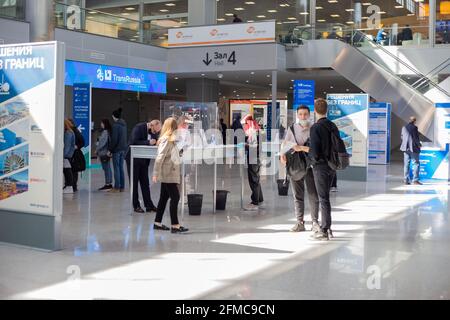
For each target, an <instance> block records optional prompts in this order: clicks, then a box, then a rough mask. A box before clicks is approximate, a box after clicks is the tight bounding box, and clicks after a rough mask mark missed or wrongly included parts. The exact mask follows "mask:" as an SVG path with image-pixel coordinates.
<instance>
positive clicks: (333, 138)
mask: <svg viewBox="0 0 450 320" xmlns="http://www.w3.org/2000/svg"><path fill="white" fill-rule="evenodd" d="M320 125H321V126H322V127H324V128H326V129H327V130H328V132H329V133H330V153H329V155H328V159H327V160H328V166H330V168H331V169H333V170H334V171H337V170H344V169H346V168H347V167H348V166H349V165H350V157H351V155H350V154H348V153H347V149H346V148H345V143H344V141H343V140H342V139H341V137H340V136H339V132H338V133H337V134H336V132H334V131H332V130H331V129H330V128H328V126H326V125H322V124H320Z"/></svg>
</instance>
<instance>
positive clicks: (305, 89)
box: [294, 80, 316, 113]
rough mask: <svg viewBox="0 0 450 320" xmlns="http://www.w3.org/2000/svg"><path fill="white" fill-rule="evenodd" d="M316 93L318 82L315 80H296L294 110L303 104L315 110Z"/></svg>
mask: <svg viewBox="0 0 450 320" xmlns="http://www.w3.org/2000/svg"><path fill="white" fill-rule="evenodd" d="M315 95H316V82H315V81H314V80H295V81H294V110H297V108H298V107H299V106H301V105H305V106H307V107H309V110H311V113H312V111H314V97H315Z"/></svg>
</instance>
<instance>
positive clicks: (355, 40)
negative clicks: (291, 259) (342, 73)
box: [290, 25, 450, 99]
mask: <svg viewBox="0 0 450 320" xmlns="http://www.w3.org/2000/svg"><path fill="white" fill-rule="evenodd" d="M420 28H425V27H423V26H414V27H408V29H410V30H415V31H417V30H419V29H420ZM402 29H403V30H404V29H407V28H402ZM389 30H392V29H385V31H388V32H386V34H388V33H389ZM369 32H376V36H374V35H372V34H369ZM408 33H409V32H408ZM290 34H291V35H292V37H294V38H297V39H299V42H303V40H312V39H314V40H320V39H336V40H340V41H342V42H345V43H347V44H349V45H351V46H353V47H354V48H356V49H357V50H358V51H359V52H360V53H362V54H363V55H364V56H366V57H367V58H368V59H369V60H371V61H372V62H374V63H375V64H377V65H378V66H380V67H382V68H383V69H384V70H385V71H387V72H388V73H390V74H392V75H394V76H395V77H396V78H398V79H399V80H400V81H402V82H404V83H405V84H406V85H407V86H409V87H411V88H412V89H413V90H415V91H418V92H419V93H421V94H424V93H426V91H428V90H430V89H432V88H436V89H437V90H439V91H440V92H441V93H442V94H444V95H446V96H447V97H448V98H449V99H450V93H449V92H447V91H446V90H445V89H443V88H442V87H441V86H439V84H438V83H437V82H435V81H433V80H432V79H431V78H430V77H429V76H427V75H424V74H422V73H421V72H420V71H418V70H417V69H415V68H414V67H413V66H411V65H410V64H408V63H406V62H405V61H403V60H402V59H401V58H399V57H397V56H396V55H395V54H394V53H392V52H391V51H389V50H387V49H386V46H387V45H389V44H390V43H392V41H395V42H396V43H397V41H398V40H397V39H396V38H395V37H393V36H392V34H393V33H391V36H388V35H386V34H385V35H382V32H380V30H378V31H374V30H369V29H354V28H349V27H348V26H345V25H327V26H318V25H316V26H314V27H312V26H309V25H307V26H300V27H296V28H294V29H293V30H292V31H291V32H290ZM415 34H417V32H416V33H415ZM413 37H414V33H413ZM416 37H418V36H416ZM406 39H410V36H408V37H407V38H406ZM402 41H403V42H405V41H411V40H405V39H403V40H402ZM366 49H371V50H366ZM374 50H380V51H382V52H383V54H384V58H386V57H388V58H390V59H392V60H393V61H394V63H395V65H396V66H397V68H398V67H399V66H400V67H401V68H403V69H404V70H408V71H407V72H408V73H410V74H411V75H413V77H414V78H415V79H421V81H420V86H417V85H416V86H413V85H412V84H411V83H408V82H407V81H405V79H403V78H402V77H401V76H399V75H398V74H396V73H395V72H394V71H393V70H391V69H390V68H389V67H388V66H386V65H383V63H380V61H376V60H375V58H374V57H373V56H372V55H371V54H369V52H373V51H374ZM445 67H446V66H445ZM445 67H442V69H440V68H439V66H438V67H437V68H435V69H440V70H443V69H445ZM435 72H436V71H435Z"/></svg>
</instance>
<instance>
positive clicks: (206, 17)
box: [188, 0, 217, 26]
mask: <svg viewBox="0 0 450 320" xmlns="http://www.w3.org/2000/svg"><path fill="white" fill-rule="evenodd" d="M188 23H189V25H190V26H201V25H211V24H216V23H217V1H216V0H188Z"/></svg>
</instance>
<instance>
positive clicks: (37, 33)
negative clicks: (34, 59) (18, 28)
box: [25, 0, 55, 42]
mask: <svg viewBox="0 0 450 320" xmlns="http://www.w3.org/2000/svg"><path fill="white" fill-rule="evenodd" d="M25 18H26V20H27V21H28V22H29V23H30V41H31V42H39V41H52V40H54V39H55V10H54V2H53V1H52V0H39V1H36V0H27V2H26V8H25Z"/></svg>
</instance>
